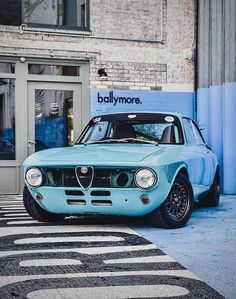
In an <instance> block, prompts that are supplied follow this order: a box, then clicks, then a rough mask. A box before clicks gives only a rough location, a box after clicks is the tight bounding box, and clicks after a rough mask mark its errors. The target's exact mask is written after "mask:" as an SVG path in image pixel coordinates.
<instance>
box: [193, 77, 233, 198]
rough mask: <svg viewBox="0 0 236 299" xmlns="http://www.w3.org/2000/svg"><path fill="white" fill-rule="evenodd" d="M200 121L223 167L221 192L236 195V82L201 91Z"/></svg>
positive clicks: (198, 94)
mask: <svg viewBox="0 0 236 299" xmlns="http://www.w3.org/2000/svg"><path fill="white" fill-rule="evenodd" d="M197 106H198V122H199V124H201V126H203V127H204V130H203V131H202V133H203V135H204V137H205V139H206V141H207V143H208V144H209V145H210V146H211V148H212V149H213V150H214V151H215V153H216V155H217V157H218V160H219V162H220V167H221V181H222V187H223V188H222V191H223V193H225V194H236V82H234V83H224V84H223V85H214V86H210V87H209V88H200V89H198V92H197Z"/></svg>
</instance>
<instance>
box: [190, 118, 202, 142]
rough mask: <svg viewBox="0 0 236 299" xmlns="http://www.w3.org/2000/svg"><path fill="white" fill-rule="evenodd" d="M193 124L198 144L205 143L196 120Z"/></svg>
mask: <svg viewBox="0 0 236 299" xmlns="http://www.w3.org/2000/svg"><path fill="white" fill-rule="evenodd" d="M192 126H193V132H194V135H195V139H196V143H197V144H205V142H204V140H203V138H202V136H201V134H200V132H199V129H198V127H197V126H196V125H195V123H194V122H192Z"/></svg>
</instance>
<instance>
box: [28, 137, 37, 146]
mask: <svg viewBox="0 0 236 299" xmlns="http://www.w3.org/2000/svg"><path fill="white" fill-rule="evenodd" d="M31 144H36V142H35V141H32V140H30V139H29V140H28V148H31Z"/></svg>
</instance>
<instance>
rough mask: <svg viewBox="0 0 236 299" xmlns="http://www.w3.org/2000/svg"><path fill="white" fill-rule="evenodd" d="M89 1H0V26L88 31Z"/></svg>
mask: <svg viewBox="0 0 236 299" xmlns="http://www.w3.org/2000/svg"><path fill="white" fill-rule="evenodd" d="M88 3H89V0H22V1H21V0H8V1H6V0H0V23H1V24H2V25H15V26H19V25H21V24H28V25H30V26H37V27H42V26H43V27H58V28H62V29H63V28H66V29H68V28H71V29H75V30H76V29H81V30H83V29H88Z"/></svg>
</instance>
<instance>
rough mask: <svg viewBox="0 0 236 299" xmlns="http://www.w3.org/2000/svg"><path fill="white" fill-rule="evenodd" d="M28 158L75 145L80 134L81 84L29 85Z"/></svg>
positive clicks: (40, 83)
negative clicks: (51, 149) (35, 154)
mask: <svg viewBox="0 0 236 299" xmlns="http://www.w3.org/2000/svg"><path fill="white" fill-rule="evenodd" d="M28 108H29V110H28V111H29V115H28V155H30V154H32V153H34V152H37V151H40V150H44V149H49V148H55V147H64V146H70V145H73V143H74V142H75V141H76V139H77V138H78V136H79V134H80V132H81V126H82V115H81V111H82V110H81V85H80V84H77V83H43V82H29V85H28Z"/></svg>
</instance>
